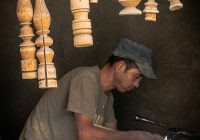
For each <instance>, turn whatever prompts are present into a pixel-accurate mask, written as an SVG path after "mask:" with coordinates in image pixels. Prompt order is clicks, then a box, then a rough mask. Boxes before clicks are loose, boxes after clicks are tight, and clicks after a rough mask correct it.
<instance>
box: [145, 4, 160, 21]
mask: <svg viewBox="0 0 200 140" xmlns="http://www.w3.org/2000/svg"><path fill="white" fill-rule="evenodd" d="M144 5H145V9H144V10H143V12H144V13H145V20H148V21H156V14H157V13H159V11H158V9H157V6H158V4H157V3H156V2H155V0H148V2H146V3H145V4H144Z"/></svg>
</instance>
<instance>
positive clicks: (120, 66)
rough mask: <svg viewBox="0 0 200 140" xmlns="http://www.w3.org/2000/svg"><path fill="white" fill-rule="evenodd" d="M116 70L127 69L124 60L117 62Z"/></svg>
mask: <svg viewBox="0 0 200 140" xmlns="http://www.w3.org/2000/svg"><path fill="white" fill-rule="evenodd" d="M115 70H116V72H124V71H125V70H126V63H125V62H124V61H123V60H122V61H119V62H117V63H115Z"/></svg>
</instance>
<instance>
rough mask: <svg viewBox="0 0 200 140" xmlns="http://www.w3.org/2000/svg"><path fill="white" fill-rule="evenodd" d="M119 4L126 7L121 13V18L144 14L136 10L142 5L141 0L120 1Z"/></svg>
mask: <svg viewBox="0 0 200 140" xmlns="http://www.w3.org/2000/svg"><path fill="white" fill-rule="evenodd" d="M118 1H119V3H120V4H121V5H122V6H123V7H125V8H124V9H123V10H121V11H120V13H119V15H120V16H126V15H141V14H142V12H141V11H140V10H139V9H137V8H136V6H137V5H138V4H139V3H140V1H141V0H118Z"/></svg>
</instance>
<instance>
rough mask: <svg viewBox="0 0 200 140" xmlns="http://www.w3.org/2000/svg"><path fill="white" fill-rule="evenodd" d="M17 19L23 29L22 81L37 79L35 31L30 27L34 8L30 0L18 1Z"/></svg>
mask: <svg viewBox="0 0 200 140" xmlns="http://www.w3.org/2000/svg"><path fill="white" fill-rule="evenodd" d="M16 13H17V18H18V20H19V22H20V25H21V26H22V28H21V29H20V36H19V37H20V38H21V39H22V40H23V43H21V44H20V45H19V46H20V54H21V58H22V60H21V70H22V79H35V78H37V60H36V59H35V52H36V47H35V44H34V43H33V42H32V41H31V39H32V38H33V36H34V34H33V30H32V28H31V27H30V25H31V21H32V19H33V7H32V4H31V1H30V0H18V2H17V10H16Z"/></svg>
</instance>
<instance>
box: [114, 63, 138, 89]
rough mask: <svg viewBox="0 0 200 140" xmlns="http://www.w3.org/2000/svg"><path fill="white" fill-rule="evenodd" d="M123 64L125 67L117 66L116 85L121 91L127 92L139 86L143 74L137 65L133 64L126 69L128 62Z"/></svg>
mask: <svg viewBox="0 0 200 140" xmlns="http://www.w3.org/2000/svg"><path fill="white" fill-rule="evenodd" d="M123 65H124V66H125V67H124V66H121V67H116V73H115V75H114V85H115V88H117V90H119V91H120V92H127V91H129V90H132V89H134V88H137V87H139V84H140V81H141V80H142V76H141V73H140V72H139V70H138V68H137V67H135V66H133V67H131V68H129V69H128V70H126V64H123Z"/></svg>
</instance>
